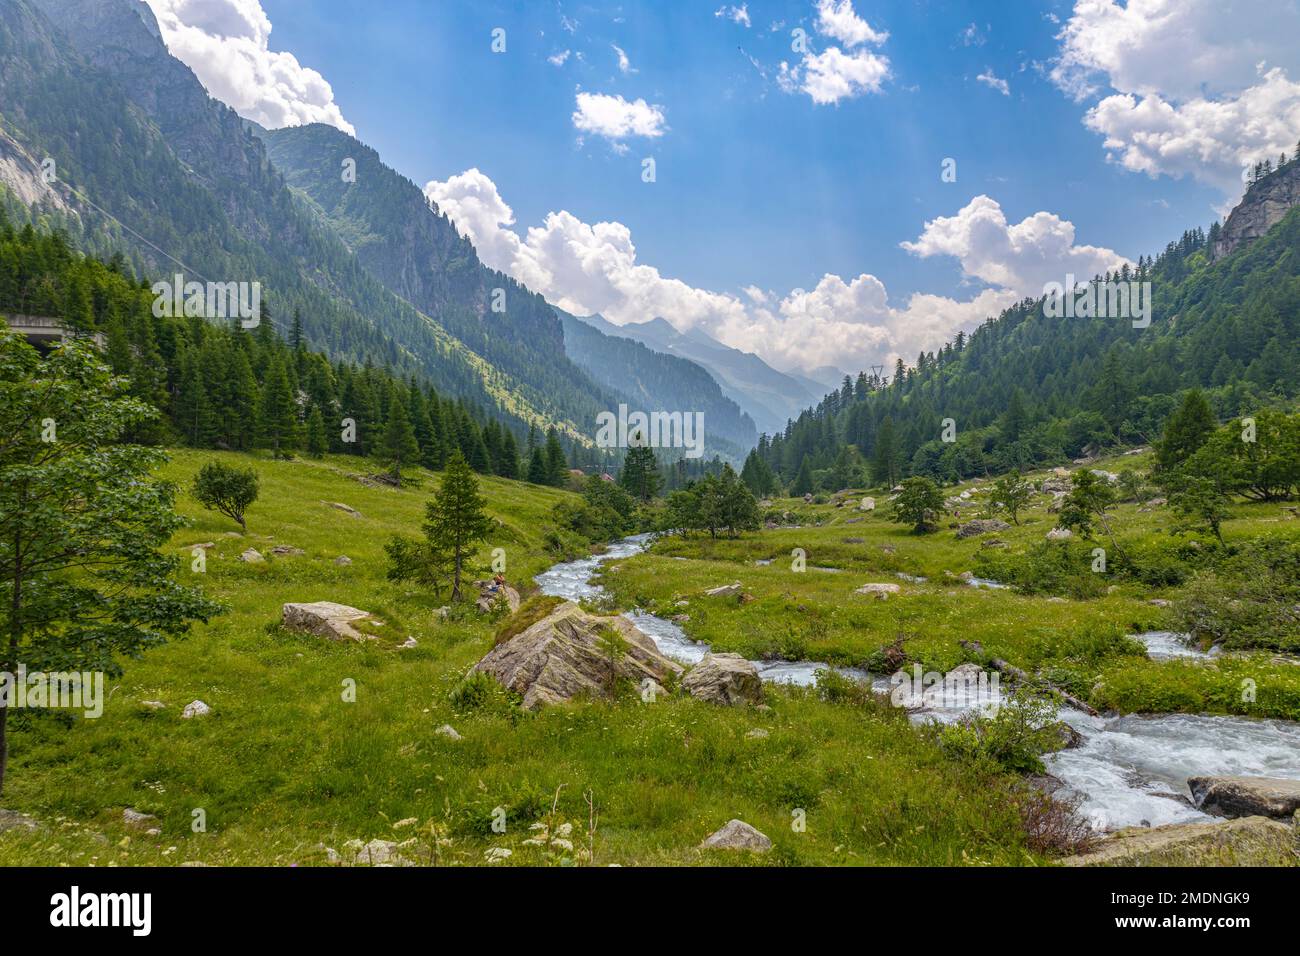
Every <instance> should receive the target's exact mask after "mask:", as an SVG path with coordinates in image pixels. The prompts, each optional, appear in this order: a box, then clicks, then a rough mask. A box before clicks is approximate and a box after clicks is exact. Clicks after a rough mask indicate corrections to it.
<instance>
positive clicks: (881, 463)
mask: <svg viewBox="0 0 1300 956" xmlns="http://www.w3.org/2000/svg"><path fill="white" fill-rule="evenodd" d="M898 459H899V449H898V439H897V437H896V436H895V434H894V420H893V418H891V417H889V416H888V415H886V416H885V419H884V421H882V422H881V423H880V428H879V430H878V431H877V432H876V448H875V454H874V455H872V459H871V479H872V480H873V481H874V482H876V484H880V485H884V486H885V487H887V488H893V487H894V486H895V485H896V484H897V483H898Z"/></svg>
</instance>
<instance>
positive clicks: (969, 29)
mask: <svg viewBox="0 0 1300 956" xmlns="http://www.w3.org/2000/svg"><path fill="white" fill-rule="evenodd" d="M961 42H962V46H983V45H984V44H985V43H987V42H988V35H987V34H985V33H984V31H982V30H981V29H980V28H979V25H978V24H975V23H970V24H967V26H966V29H964V30H962V31H961Z"/></svg>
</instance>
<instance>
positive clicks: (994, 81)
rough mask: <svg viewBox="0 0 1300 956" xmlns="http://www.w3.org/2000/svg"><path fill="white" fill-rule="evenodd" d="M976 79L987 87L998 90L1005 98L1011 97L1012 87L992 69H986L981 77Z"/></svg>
mask: <svg viewBox="0 0 1300 956" xmlns="http://www.w3.org/2000/svg"><path fill="white" fill-rule="evenodd" d="M975 79H977V80H979V81H980V82H981V83H983V84H984V85H985V86H989V87H992V88H993V89H995V90H997V91H998V92H999V93H1001V94H1002V95H1003V96H1010V95H1011V87H1010V86H1009V85H1008V84H1007V81H1006V80H1004V79H1002V78H1001V77H999V76H997V75H996V74H994V72H993V68H992V67H989V68H988V69H986V70H985V71H984V72H983V73H981V74H980V75H979V76H977V77H975Z"/></svg>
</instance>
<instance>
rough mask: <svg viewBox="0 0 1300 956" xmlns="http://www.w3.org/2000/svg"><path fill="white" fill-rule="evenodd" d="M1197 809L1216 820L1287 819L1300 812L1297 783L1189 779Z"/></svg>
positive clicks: (1234, 778) (1223, 778)
mask: <svg viewBox="0 0 1300 956" xmlns="http://www.w3.org/2000/svg"><path fill="white" fill-rule="evenodd" d="M1187 787H1188V789H1190V790H1191V791H1192V800H1193V801H1194V802H1195V803H1196V806H1197V808H1198V809H1200V810H1202V811H1204V812H1205V813H1209V814H1213V815H1214V816H1216V817H1253V816H1262V817H1273V818H1274V819H1278V820H1289V819H1291V815H1292V814H1294V813H1295V812H1296V811H1297V810H1300V780H1278V779H1274V778H1271V777H1192V778H1191V779H1190V780H1188V781H1187Z"/></svg>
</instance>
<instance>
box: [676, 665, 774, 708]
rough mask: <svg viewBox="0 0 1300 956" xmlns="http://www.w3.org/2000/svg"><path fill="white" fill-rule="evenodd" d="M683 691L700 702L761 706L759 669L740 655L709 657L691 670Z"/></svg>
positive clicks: (683, 684) (761, 695)
mask: <svg viewBox="0 0 1300 956" xmlns="http://www.w3.org/2000/svg"><path fill="white" fill-rule="evenodd" d="M682 687H683V688H684V689H685V690H686V691H687V692H688V693H689V694H690V695H691V696H692V697H694V698H696V699H697V700H706V701H709V702H711V703H714V704H761V703H762V702H763V682H762V680H761V679H760V678H759V676H758V668H756V667H755V666H754V665H753V663H751V662H750V661H747V660H745V658H743V657H741V656H740V655H739V654H705V655H704V659H703V660H702V661H700V662H699V663H698V664H696V665H695V666H694V667H692V668H691V669H690V671H689V672H688V673H687V674H686V677H685V678H684V679H683V680H682Z"/></svg>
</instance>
